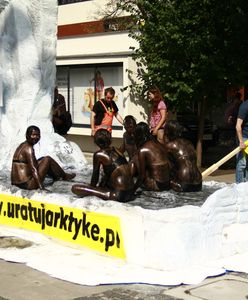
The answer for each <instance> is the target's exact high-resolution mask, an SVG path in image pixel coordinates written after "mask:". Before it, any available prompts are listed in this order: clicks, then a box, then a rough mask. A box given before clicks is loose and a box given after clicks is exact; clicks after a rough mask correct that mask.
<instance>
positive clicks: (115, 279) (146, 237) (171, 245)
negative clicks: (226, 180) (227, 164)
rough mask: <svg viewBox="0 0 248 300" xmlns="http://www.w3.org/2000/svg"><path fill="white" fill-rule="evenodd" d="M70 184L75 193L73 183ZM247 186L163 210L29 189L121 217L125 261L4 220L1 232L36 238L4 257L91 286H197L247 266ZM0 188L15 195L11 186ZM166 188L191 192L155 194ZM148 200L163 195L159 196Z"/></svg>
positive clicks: (2, 252)
mask: <svg viewBox="0 0 248 300" xmlns="http://www.w3.org/2000/svg"><path fill="white" fill-rule="evenodd" d="M59 184H61V183H59ZM62 184H63V185H64V183H62ZM66 184H67V186H68V191H69V188H70V183H66ZM211 184H212V186H215V185H217V183H216V184H215V183H205V184H204V186H203V191H204V190H206V189H207V188H209V186H210V185H211ZM55 185H56V184H55ZM224 185H225V184H224ZM247 188H248V183H243V184H239V185H236V184H233V185H226V186H225V187H224V188H220V189H219V190H217V191H216V192H214V193H213V194H211V195H210V196H209V197H207V199H206V200H205V201H204V203H203V204H202V205H200V206H197V205H196V206H194V205H187V204H186V203H184V204H183V205H182V206H180V207H174V208H163V207H161V203H158V202H157V206H158V207H157V209H155V208H154V207H153V208H152V209H149V208H142V207H140V206H138V205H137V204H136V203H137V202H138V201H139V199H138V200H136V202H135V201H134V202H131V203H127V204H122V203H117V202H114V201H103V200H100V199H98V198H96V197H86V198H81V199H80V198H76V197H73V196H72V195H71V194H68V193H67V195H66V194H58V193H54V194H47V193H44V192H43V193H37V192H35V193H33V194H32V195H28V196H31V198H32V199H33V200H37V201H41V200H42V199H43V200H44V201H46V202H47V203H53V204H59V205H64V206H68V207H73V208H79V209H82V210H83V211H94V212H98V213H104V214H106V215H114V216H117V217H118V218H119V219H120V224H121V230H122V236H123V242H124V247H125V252H126V259H125V260H123V259H118V258H114V257H109V256H106V255H104V254H101V253H98V252H97V251H92V250H90V249H87V248H85V247H79V246H75V245H70V246H69V245H68V244H65V243H64V242H60V241H58V240H54V239H52V238H50V237H47V236H45V235H41V234H39V233H35V232H31V231H28V230H20V229H14V228H10V227H6V226H0V235H1V237H19V238H22V239H24V240H28V241H32V243H33V245H32V246H30V247H26V248H23V249H17V248H13V247H10V248H0V258H2V259H5V260H9V261H16V262H21V263H25V264H27V265H28V266H30V267H32V268H35V269H37V270H40V271H43V272H46V273H48V274H50V275H51V276H53V277H57V278H60V279H63V280H68V281H71V282H75V283H79V284H86V285H97V284H107V283H133V282H141V283H150V284H163V285H177V284H181V283H187V284H195V283H199V282H200V281H202V280H203V279H204V278H206V277H208V276H213V275H218V274H221V273H223V272H225V271H226V270H234V271H242V272H248V214H247V209H248V203H247V198H248V195H247ZM2 190H4V191H3V192H4V193H9V190H8V189H7V188H2ZM55 190H56V186H55ZM11 192H12V194H13V192H14V194H15V195H17V196H20V195H22V196H24V193H23V191H20V190H18V189H14V190H13V188H12V190H11ZM64 192H65V190H64ZM165 194H167V196H168V197H169V198H173V197H175V196H176V197H179V198H180V197H184V196H185V195H186V194H187V193H185V194H184V195H182V196H180V194H175V193H170V192H163V193H156V197H157V198H159V197H160V198H161V199H162V198H163V197H164V195H165ZM153 196H154V193H153ZM153 196H151V197H153ZM25 197H26V196H25ZM140 199H142V195H141V196H140ZM143 200H144V199H143ZM150 200H151V201H153V202H154V201H157V200H156V198H151V199H150ZM150 200H146V201H148V202H149V201H150ZM144 201H145V200H144ZM165 206H166V205H165ZM0 218H1V216H0Z"/></svg>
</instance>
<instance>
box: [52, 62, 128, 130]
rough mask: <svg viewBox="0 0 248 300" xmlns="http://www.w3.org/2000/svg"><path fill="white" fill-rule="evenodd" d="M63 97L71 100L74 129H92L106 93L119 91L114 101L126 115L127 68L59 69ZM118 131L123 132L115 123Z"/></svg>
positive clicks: (114, 66)
mask: <svg viewBox="0 0 248 300" xmlns="http://www.w3.org/2000/svg"><path fill="white" fill-rule="evenodd" d="M56 84H57V86H58V90H59V93H60V94H62V95H63V96H64V97H65V99H67V109H69V111H70V113H71V115H72V121H73V126H74V127H85V128H89V127H90V113H91V109H92V107H93V105H94V103H95V102H96V101H98V100H99V99H101V98H103V97H104V89H105V88H106V87H110V86H112V87H113V88H114V89H115V92H116V94H115V98H114V100H115V101H116V103H117V106H118V108H119V112H120V114H122V112H123V93H122V88H123V64H122V63H113V64H97V65H75V66H58V67H57V80H56ZM113 125H114V128H116V129H118V128H120V129H122V127H121V126H120V124H119V123H118V122H117V121H116V120H114V123H113Z"/></svg>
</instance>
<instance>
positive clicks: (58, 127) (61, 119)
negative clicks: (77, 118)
mask: <svg viewBox="0 0 248 300" xmlns="http://www.w3.org/2000/svg"><path fill="white" fill-rule="evenodd" d="M52 123H53V128H54V131H55V132H56V133H58V134H60V135H65V134H67V132H68V130H69V129H70V128H71V126H72V119H71V114H70V113H69V111H67V110H66V104H65V97H64V96H63V95H61V94H59V91H58V87H57V86H56V87H55V89H54V101H53V106H52Z"/></svg>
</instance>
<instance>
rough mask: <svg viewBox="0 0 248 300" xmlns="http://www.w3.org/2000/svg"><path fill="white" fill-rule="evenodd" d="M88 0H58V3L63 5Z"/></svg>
mask: <svg viewBox="0 0 248 300" xmlns="http://www.w3.org/2000/svg"><path fill="white" fill-rule="evenodd" d="M86 1H90V0H58V4H59V5H64V4H71V3H76V2H86Z"/></svg>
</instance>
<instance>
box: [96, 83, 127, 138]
mask: <svg viewBox="0 0 248 300" xmlns="http://www.w3.org/2000/svg"><path fill="white" fill-rule="evenodd" d="M104 95H105V99H101V100H99V101H97V102H96V103H95V104H94V106H93V109H92V112H91V118H90V125H91V135H92V136H94V135H95V133H96V131H97V130H98V129H100V128H101V129H106V130H108V131H109V132H110V133H111V132H112V123H113V118H114V117H115V118H116V119H117V120H118V121H119V122H120V123H121V124H122V125H123V119H122V117H121V116H120V114H119V113H118V111H119V109H118V107H117V105H116V103H115V101H114V100H113V99H114V96H115V90H114V89H113V88H112V87H109V88H106V89H105V92H104Z"/></svg>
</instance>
